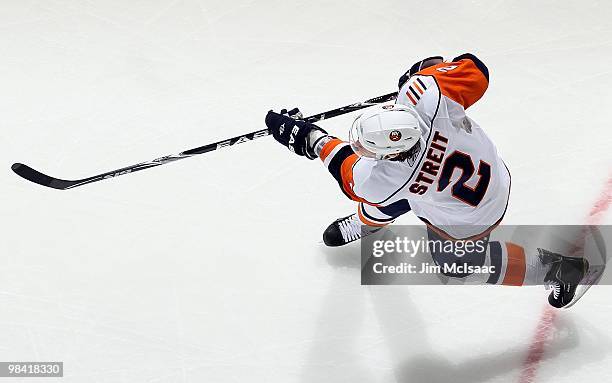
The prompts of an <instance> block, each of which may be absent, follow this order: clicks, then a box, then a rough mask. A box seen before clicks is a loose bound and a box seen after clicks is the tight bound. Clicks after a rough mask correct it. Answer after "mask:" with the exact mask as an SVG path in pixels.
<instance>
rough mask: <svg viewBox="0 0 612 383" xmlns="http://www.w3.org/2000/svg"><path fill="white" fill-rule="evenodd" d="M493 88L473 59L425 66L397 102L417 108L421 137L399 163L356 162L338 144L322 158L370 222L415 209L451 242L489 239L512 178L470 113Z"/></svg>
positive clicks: (384, 220) (503, 208) (379, 222)
mask: <svg viewBox="0 0 612 383" xmlns="http://www.w3.org/2000/svg"><path fill="white" fill-rule="evenodd" d="M487 87H488V69H487V68H486V66H484V64H483V63H482V62H481V61H480V60H478V59H477V58H476V57H474V56H473V55H470V54H466V55H462V56H459V57H457V58H456V59H454V60H453V62H446V63H440V64H438V65H434V66H432V67H429V68H426V69H424V70H422V71H420V72H418V73H417V74H416V75H414V76H412V77H411V78H410V80H409V81H408V82H407V83H406V84H405V85H403V86H402V88H401V89H400V91H399V96H398V98H397V101H396V102H397V103H401V104H404V105H408V106H412V107H414V108H415V109H416V111H417V112H418V115H419V117H420V129H421V131H422V137H421V140H420V142H419V143H418V144H417V145H418V147H416V148H414V150H412V155H411V157H410V158H409V159H408V160H406V161H402V162H398V161H389V160H374V159H369V158H361V157H358V156H357V155H356V154H355V153H354V152H353V151H352V149H351V147H350V145H348V143H346V142H342V141H340V140H338V139H334V140H332V141H330V142H328V143H327V144H326V145H325V146H324V147H323V149H322V150H321V153H320V155H319V157H320V158H321V159H322V160H323V163H324V164H325V165H326V166H327V168H328V170H329V171H330V172H331V173H332V175H333V176H334V177H335V178H336V180H337V181H338V182H339V184H340V186H341V188H342V190H343V191H344V193H345V194H346V195H347V196H348V197H349V198H351V199H353V200H355V201H358V202H360V204H359V208H358V212H359V216H360V218H361V220H362V221H363V222H364V223H366V224H368V225H374V226H376V225H379V226H380V225H385V224H388V223H390V222H392V221H393V219H394V218H396V217H397V216H398V215H400V214H401V213H403V212H405V211H408V210H410V209H411V210H412V211H413V212H414V214H415V215H416V216H417V217H419V218H420V219H421V220H423V221H424V222H425V223H426V224H427V225H428V226H429V227H430V228H431V229H432V230H435V231H436V232H438V233H439V234H443V235H446V236H448V237H451V238H456V239H465V238H471V237H478V236H482V235H485V234H487V233H488V232H489V231H490V230H491V229H492V228H493V227H495V226H496V225H497V224H498V223H499V222H500V221H501V219H502V218H503V216H504V213H505V211H506V208H507V205H508V198H509V195H510V173H509V171H508V169H507V168H506V166H505V164H504V162H503V161H502V159H501V158H500V156H499V154H498V152H497V149H496V147H495V145H494V144H493V142H492V141H491V140H490V139H489V137H488V136H487V135H486V133H485V132H484V130H483V129H482V128H481V127H480V126H479V125H478V124H477V123H476V122H475V121H474V120H472V119H470V118H469V117H467V116H466V114H465V110H466V109H467V108H469V107H470V106H471V105H473V104H474V103H475V102H476V101H478V100H479V99H480V98H481V97H482V95H483V94H484V92H485V91H486V89H487Z"/></svg>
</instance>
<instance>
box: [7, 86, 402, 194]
mask: <svg viewBox="0 0 612 383" xmlns="http://www.w3.org/2000/svg"><path fill="white" fill-rule="evenodd" d="M396 97H397V92H393V93H389V94H385V95H383V96H378V97H374V98H371V99H369V100H366V101H364V102H358V103H355V104H351V105H347V106H343V107H340V108H336V109H333V110H328V111H327V112H323V113H319V114H315V115H314V116H310V117H306V118H305V120H306V121H308V122H312V123H314V122H317V121H321V120H326V119H329V118H332V117H336V116H340V115H343V114H346V113H350V112H353V111H356V110H359V109H363V108H367V107H368V106H372V105H376V104H381V103H384V102H387V101H392V100H394V99H395V98H396ZM269 134H270V132H269V131H268V129H262V130H258V131H255V132H251V133H247V134H244V135H241V136H236V137H233V138H230V139H227V140H223V141H218V142H214V143H212V144H208V145H204V146H200V147H197V148H193V149H189V150H186V151H184V152H180V153H179V154H172V155H168V156H163V157H160V158H156V159H154V160H152V161H147V162H141V163H139V164H136V165H131V166H126V167H125V168H121V169H117V170H112V171H110V172H107V173H102V174H98V175H95V176H92V177H88V178H83V179H80V180H63V179H60V178H54V177H51V176H48V175H46V174H43V173H41V172H39V171H37V170H35V169H32V168H31V167H29V166H27V165H24V164H21V163H15V164H13V166H11V169H13V171H14V172H15V173H17V175H18V176H20V177H23V178H25V179H26V180H28V181H31V182H34V183H37V184H39V185H42V186H47V187H50V188H53V189H59V190H65V189H71V188H74V187H77V186H81V185H85V184H90V183H92V182H98V181H102V180H105V179H107V178H113V177H117V176H122V175H124V174H129V173H134V172H137V171H140V170H144V169H148V168H153V167H156V166H160V165H165V164H167V163H169V162H173V161H178V160H182V159H184V158H189V157H193V156H195V155H198V154H203V153H208V152H212V151H214V150H217V149H221V148H225V147H228V146H233V145H236V144H241V143H243V142H247V141H252V140H254V139H256V138H261V137H265V136H267V135H269Z"/></svg>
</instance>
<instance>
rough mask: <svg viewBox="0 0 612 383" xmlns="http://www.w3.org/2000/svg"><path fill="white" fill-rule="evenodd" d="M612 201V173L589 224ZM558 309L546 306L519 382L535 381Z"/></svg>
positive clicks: (595, 205)
mask: <svg viewBox="0 0 612 383" xmlns="http://www.w3.org/2000/svg"><path fill="white" fill-rule="evenodd" d="M611 203H612V175H610V177H608V181H607V182H606V185H605V187H604V190H603V192H602V193H601V195H600V196H599V199H598V200H597V202H595V204H594V205H593V207H592V208H591V211H590V212H589V216H588V217H587V219H586V224H587V225H598V224H599V223H601V221H602V219H603V216H604V213H605V212H606V210H608V208H609V207H610V204H611ZM558 312H559V311H558V310H556V309H554V308H552V307H550V306H546V308H545V309H544V312H542V315H541V316H540V321H539V323H538V326H537V327H536V331H535V334H534V335H533V339H532V340H531V345H530V346H529V352H528V353H527V357H526V358H525V361H524V362H523V368H522V371H521V376H520V378H519V383H533V381H534V378H535V375H536V371H537V369H538V367H539V365H540V361H541V360H542V356H543V355H544V351H545V346H546V341H547V340H548V339H549V338H550V335H551V331H552V330H553V324H554V322H555V319H556V317H557V314H558Z"/></svg>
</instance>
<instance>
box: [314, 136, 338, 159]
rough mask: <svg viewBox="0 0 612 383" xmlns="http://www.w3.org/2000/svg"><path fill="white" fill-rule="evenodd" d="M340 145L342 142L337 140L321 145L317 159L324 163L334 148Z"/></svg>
mask: <svg viewBox="0 0 612 383" xmlns="http://www.w3.org/2000/svg"><path fill="white" fill-rule="evenodd" d="M341 143H342V140H340V139H338V138H334V139H332V140H330V141H329V142H327V143H325V145H323V148H322V149H321V153H319V158H320V159H321V161H325V159H326V158H327V156H329V154H330V153H331V152H333V151H334V149H335V148H336V146H338V145H340V144H341Z"/></svg>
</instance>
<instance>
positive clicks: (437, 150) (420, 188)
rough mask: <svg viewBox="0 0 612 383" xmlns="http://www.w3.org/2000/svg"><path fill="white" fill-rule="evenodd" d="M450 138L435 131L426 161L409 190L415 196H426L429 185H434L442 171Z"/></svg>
mask: <svg viewBox="0 0 612 383" xmlns="http://www.w3.org/2000/svg"><path fill="white" fill-rule="evenodd" d="M447 144H448V138H446V137H444V136H443V135H442V134H441V133H440V132H439V131H437V130H436V131H434V135H433V139H432V140H431V143H430V144H429V149H427V156H426V157H425V158H426V160H425V161H424V162H423V165H421V170H420V171H419V174H418V175H417V177H416V179H415V180H414V182H413V183H412V184H411V185H410V188H409V190H410V191H411V192H412V193H414V194H425V192H427V189H428V188H429V186H428V185H431V184H433V182H434V180H435V179H436V177H437V176H438V172H439V171H440V165H442V161H443V160H444V153H445V152H446V145H447Z"/></svg>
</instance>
